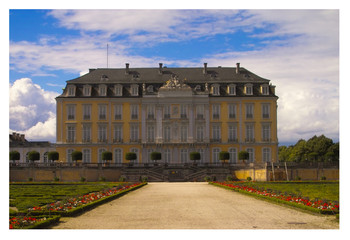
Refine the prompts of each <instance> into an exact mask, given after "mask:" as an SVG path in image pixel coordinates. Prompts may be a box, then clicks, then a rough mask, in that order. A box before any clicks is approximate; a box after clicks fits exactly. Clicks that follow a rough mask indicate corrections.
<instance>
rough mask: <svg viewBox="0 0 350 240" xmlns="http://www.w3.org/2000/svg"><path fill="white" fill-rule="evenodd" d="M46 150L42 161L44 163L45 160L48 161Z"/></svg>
mask: <svg viewBox="0 0 350 240" xmlns="http://www.w3.org/2000/svg"><path fill="white" fill-rule="evenodd" d="M48 154H49V153H48V152H45V153H44V155H43V161H44V163H46V162H49V160H48Z"/></svg>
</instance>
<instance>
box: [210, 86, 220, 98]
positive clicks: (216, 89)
mask: <svg viewBox="0 0 350 240" xmlns="http://www.w3.org/2000/svg"><path fill="white" fill-rule="evenodd" d="M211 92H212V94H213V95H215V96H219V95H220V85H219V84H213V85H212V86H211Z"/></svg>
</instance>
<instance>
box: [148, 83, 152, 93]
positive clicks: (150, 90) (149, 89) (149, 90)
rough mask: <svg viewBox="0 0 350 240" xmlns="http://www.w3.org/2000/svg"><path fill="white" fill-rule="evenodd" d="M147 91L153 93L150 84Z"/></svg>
mask: <svg viewBox="0 0 350 240" xmlns="http://www.w3.org/2000/svg"><path fill="white" fill-rule="evenodd" d="M147 92H149V93H153V86H152V85H150V86H148V87H147Z"/></svg>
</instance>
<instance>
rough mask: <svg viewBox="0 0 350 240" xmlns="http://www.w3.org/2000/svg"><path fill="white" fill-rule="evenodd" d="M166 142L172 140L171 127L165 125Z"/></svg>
mask: <svg viewBox="0 0 350 240" xmlns="http://www.w3.org/2000/svg"><path fill="white" fill-rule="evenodd" d="M163 140H164V142H170V141H171V127H170V126H164V138H163Z"/></svg>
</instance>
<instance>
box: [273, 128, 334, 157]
mask: <svg viewBox="0 0 350 240" xmlns="http://www.w3.org/2000/svg"><path fill="white" fill-rule="evenodd" d="M278 158H279V160H280V161H281V162H337V161H339V142H337V143H334V142H333V140H332V139H330V138H327V137H325V136H324V135H321V136H316V135H315V136H313V137H312V138H310V139H309V140H307V141H306V140H304V139H300V140H299V141H298V142H297V143H296V144H295V145H291V146H288V147H287V146H280V147H278Z"/></svg>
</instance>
